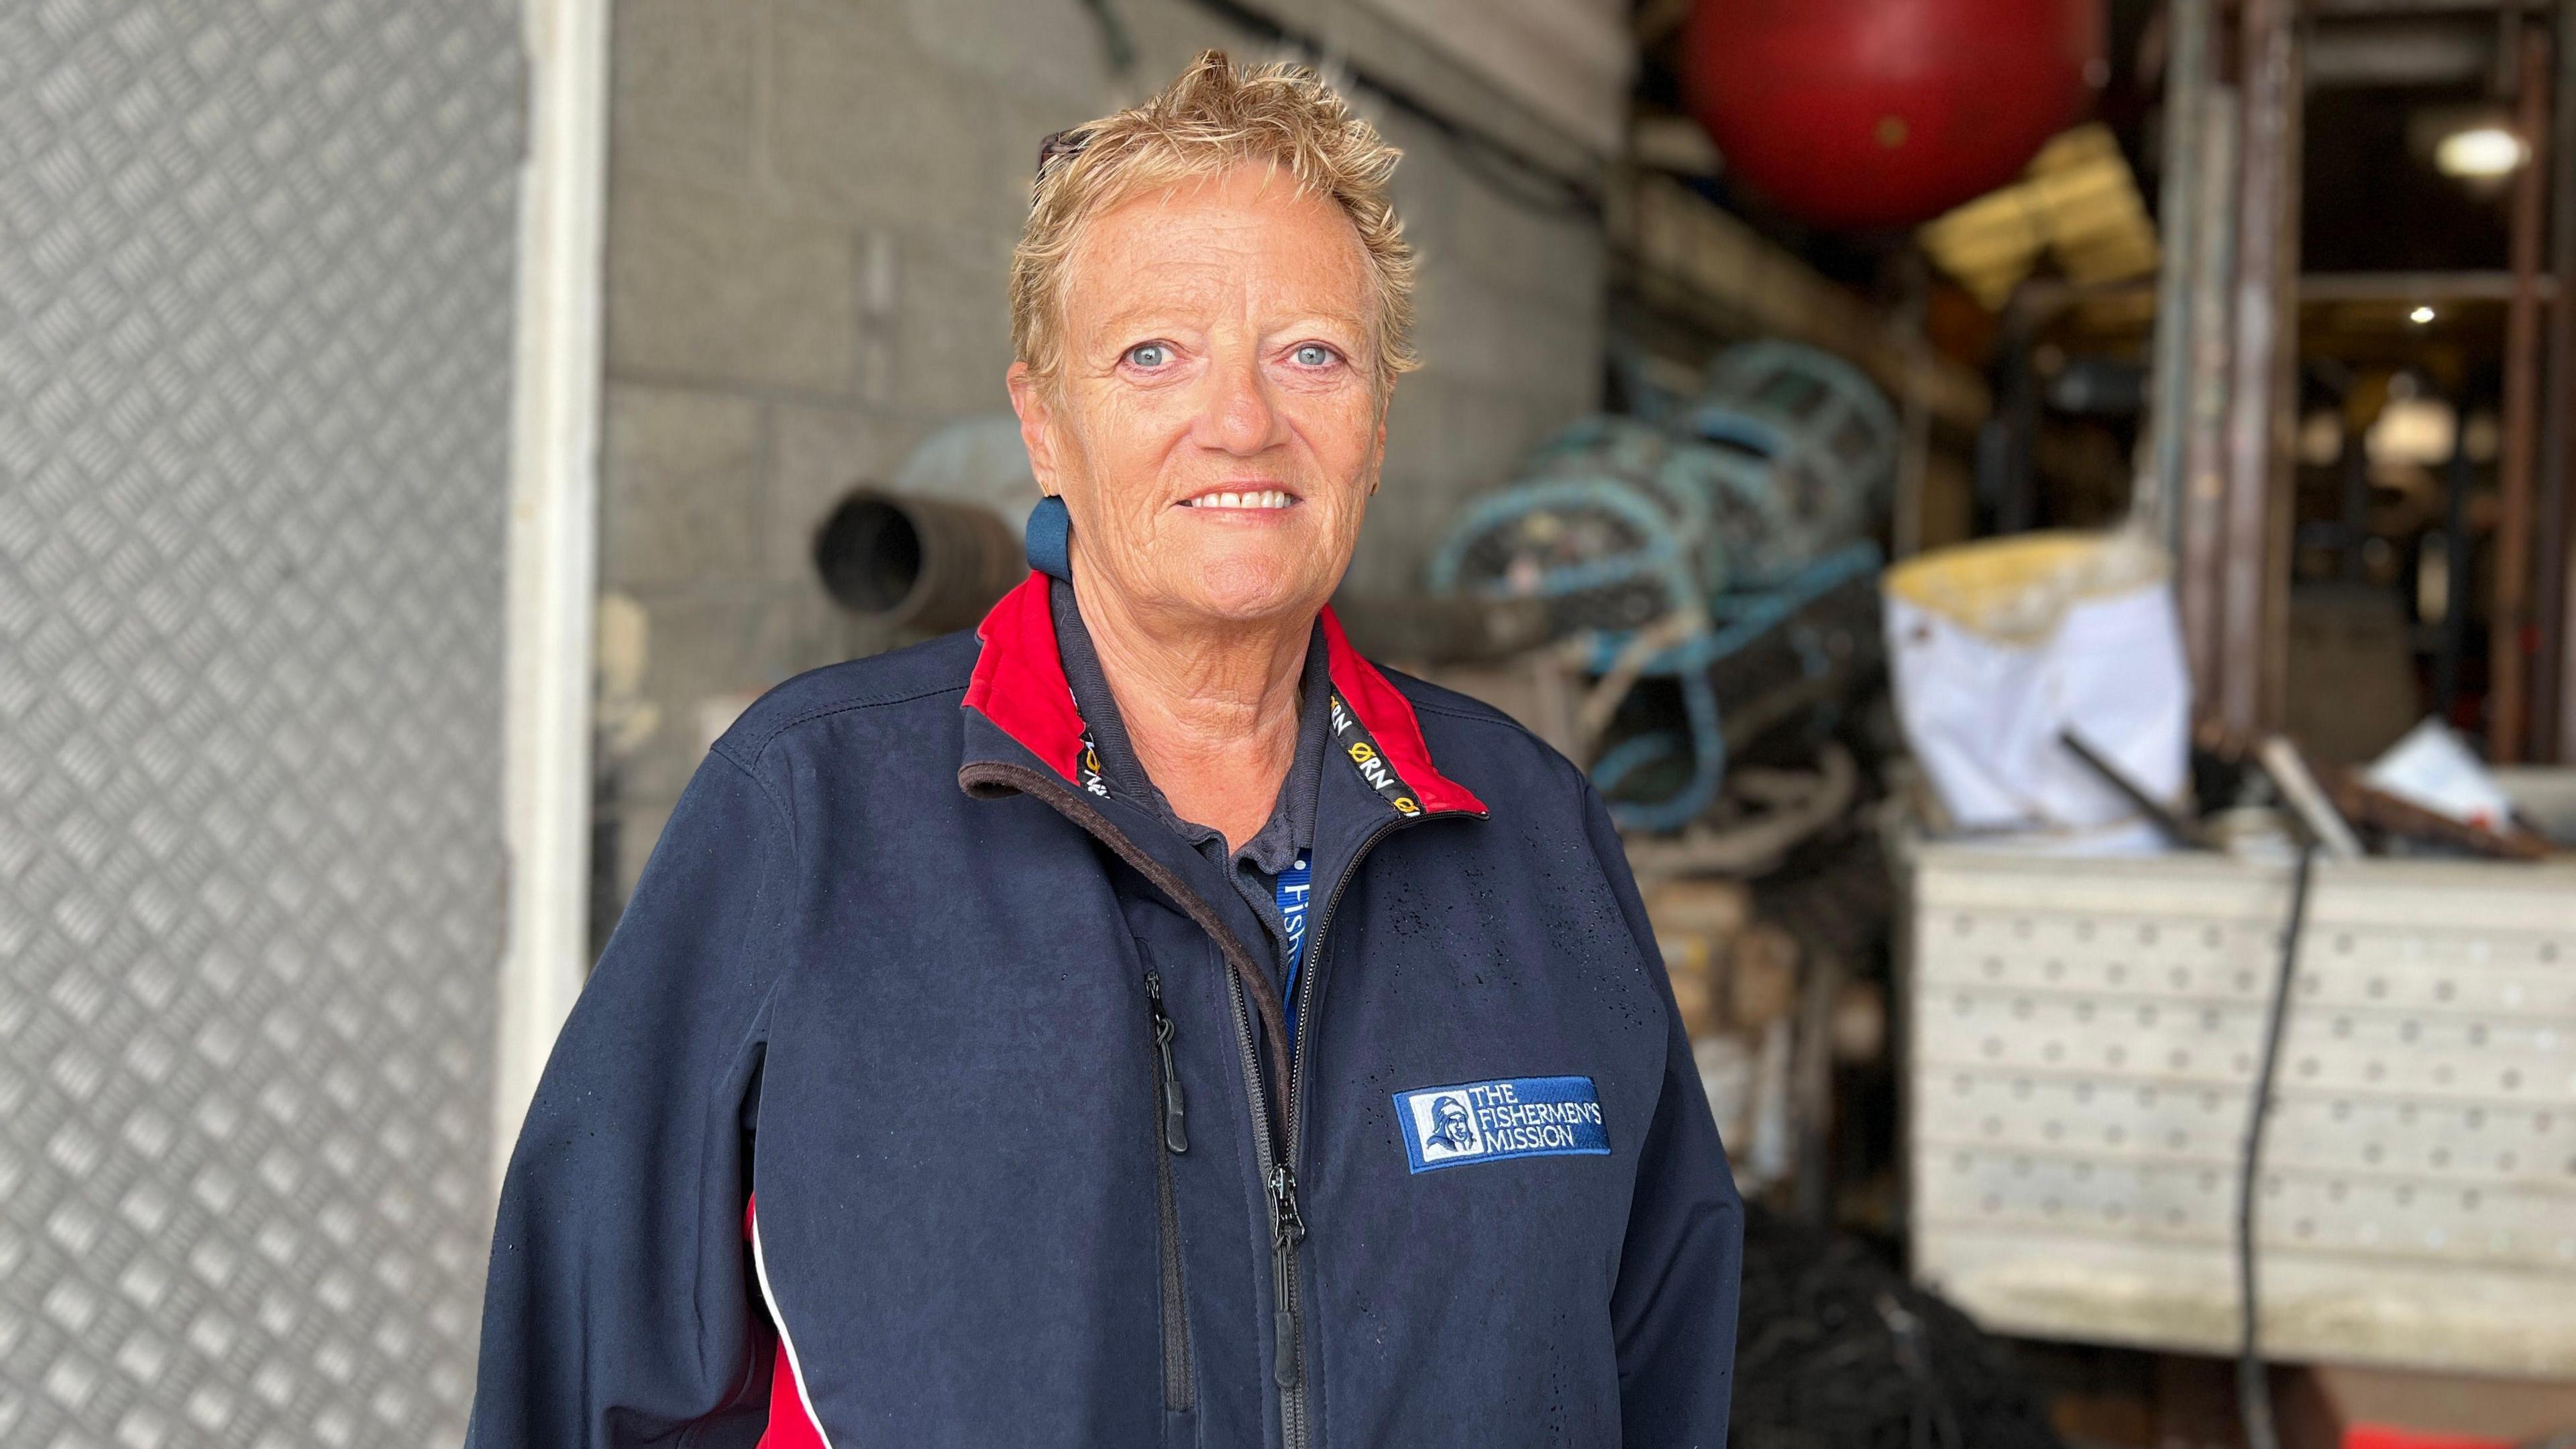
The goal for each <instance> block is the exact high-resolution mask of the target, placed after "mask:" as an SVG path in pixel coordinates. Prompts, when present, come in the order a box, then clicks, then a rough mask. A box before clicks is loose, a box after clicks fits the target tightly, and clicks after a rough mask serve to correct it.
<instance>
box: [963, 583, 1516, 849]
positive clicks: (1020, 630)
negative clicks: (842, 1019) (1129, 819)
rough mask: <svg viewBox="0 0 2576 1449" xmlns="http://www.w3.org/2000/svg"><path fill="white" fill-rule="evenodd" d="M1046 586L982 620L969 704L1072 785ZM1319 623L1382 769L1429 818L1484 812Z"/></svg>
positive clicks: (1077, 730) (1334, 670) (1070, 729)
mask: <svg viewBox="0 0 2576 1449" xmlns="http://www.w3.org/2000/svg"><path fill="white" fill-rule="evenodd" d="M1048 586H1049V581H1048V578H1047V576H1046V575H1045V574H1042V573H1036V572H1032V573H1031V574H1030V575H1029V576H1028V579H1027V581H1026V582H1024V583H1022V584H1021V585H1020V586H1019V587H1017V588H1015V589H1013V590H1011V592H1009V593H1008V594H1005V595H1003V596H1002V601H1001V602H1000V603H998V604H995V605H994V606H993V611H992V612H991V613H989V614H986V615H985V616H984V622H983V623H982V624H981V625H979V626H977V628H976V630H975V637H976V638H978V639H980V640H982V641H983V645H984V651H983V653H982V654H980V655H978V656H977V657H976V660H975V674H974V678H973V679H972V680H971V681H970V682H969V683H968V684H967V686H966V700H965V704H966V708H968V709H971V710H975V711H977V712H979V713H981V714H982V715H983V716H984V717H985V718H986V719H989V720H991V721H992V722H993V723H994V724H995V725H996V726H998V727H999V728H1000V729H1001V731H1002V732H1003V733H1004V734H1007V735H1009V736H1010V737H1011V738H1013V739H1015V740H1017V741H1019V742H1020V743H1021V744H1022V745H1025V746H1026V747H1027V748H1028V751H1029V753H1031V754H1033V755H1036V756H1037V757H1038V758H1039V759H1041V760H1043V761H1045V762H1046V764H1047V766H1048V767H1049V768H1050V769H1052V770H1054V771H1055V772H1056V773H1057V774H1059V775H1062V776H1064V777H1065V779H1066V780H1068V781H1070V780H1073V779H1075V778H1077V776H1076V773H1075V772H1076V769H1077V767H1078V766H1079V764H1080V762H1081V757H1082V712H1081V711H1080V710H1078V709H1076V708H1075V707H1074V703H1073V686H1072V685H1070V684H1068V683H1066V682H1065V677H1064V656H1063V655H1062V654H1060V653H1058V652H1057V650H1056V642H1055V614H1054V611H1053V609H1052V607H1051V606H1050V604H1049V601H1048V597H1047V591H1048ZM1323 624H1324V658H1325V667H1326V668H1327V669H1328V670H1329V671H1330V672H1331V674H1332V676H1333V687H1334V688H1335V689H1337V690H1339V691H1341V695H1342V698H1343V699H1344V700H1345V701H1346V702H1348V703H1349V705H1350V707H1351V713H1353V714H1355V715H1357V716H1358V717H1359V721H1360V723H1361V725H1363V726H1365V727H1366V728H1367V730H1368V732H1369V734H1370V735H1371V736H1373V737H1374V738H1375V739H1376V740H1377V744H1378V748H1379V749H1380V750H1382V751H1384V752H1385V755H1386V761H1387V763H1388V764H1389V765H1392V766H1393V767H1394V768H1395V772H1396V774H1398V775H1400V776H1402V777H1403V778H1404V781H1405V783H1407V784H1409V785H1411V786H1412V787H1413V793H1414V795H1415V797H1416V798H1418V799H1419V800H1421V802H1422V808H1423V809H1424V810H1425V811H1428V812H1430V813H1432V814H1441V813H1446V812H1452V811H1463V812H1466V813H1470V814H1476V815H1482V814H1484V813H1485V802H1483V801H1482V800H1479V799H1477V798H1476V796H1475V795H1474V793H1473V792H1471V791H1469V790H1468V789H1467V787H1466V786H1464V785H1461V784H1459V783H1458V782H1456V781H1455V780H1452V779H1450V778H1449V777H1447V776H1446V775H1443V774H1441V773H1440V772H1439V771H1438V770H1437V769H1435V768H1433V767H1432V764H1431V748H1430V746H1429V745H1427V744H1426V743H1424V741H1423V738H1422V723H1421V721H1420V720H1418V719H1416V718H1415V717H1414V713H1413V702H1412V701H1411V700H1409V699H1406V698H1405V697H1404V695H1403V693H1402V692H1401V691H1399V690H1398V689H1397V688H1396V687H1395V686H1394V685H1392V684H1390V683H1388V682H1387V678H1386V676H1385V675H1383V674H1381V673H1379V672H1378V670H1377V666H1375V665H1373V664H1371V663H1369V662H1368V661H1367V660H1365V659H1362V658H1361V657H1360V656H1359V651H1357V650H1355V649H1353V648H1352V647H1351V641H1350V639H1349V638H1348V637H1347V636H1346V635H1344V634H1343V633H1342V622H1341V620H1339V619H1336V618H1334V617H1333V611H1332V610H1331V609H1329V608H1327V609H1326V610H1324V617H1323Z"/></svg>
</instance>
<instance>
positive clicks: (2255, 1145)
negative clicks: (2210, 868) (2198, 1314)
mask: <svg viewBox="0 0 2576 1449" xmlns="http://www.w3.org/2000/svg"><path fill="white" fill-rule="evenodd" d="M2316 855H2317V848H2316V845H2315V843H2314V842H2306V843H2303V844H2301V845H2300V847H2299V865H2298V871H2297V873H2296V874H2295V875H2294V876H2292V877H2291V881H2290V924H2289V927H2288V929H2286V930H2284V931H2283V932H2282V933H2281V969H2280V970H2279V972H2278V973H2276V974H2275V975H2274V976H2273V978H2272V1001H2271V1005H2270V1007H2269V1008H2268V1009H2267V1010H2266V1012H2265V1014H2264V1018H2265V1019H2264V1023H2263V1061H2262V1064H2261V1065H2260V1066H2259V1067H2257V1068H2256V1069H2255V1072H2254V1100H2253V1101H2252V1102H2251V1103H2250V1104H2249V1105H2248V1107H2247V1114H2246V1122H2245V1153H2244V1160H2243V1162H2242V1163H2241V1164H2240V1167H2241V1170H2240V1171H2239V1172H2238V1174H2237V1179H2236V1311H2237V1317H2238V1323H2237V1340H2236V1408H2237V1412H2238V1414H2239V1415H2240V1416H2241V1417H2242V1418H2243V1419H2244V1421H2245V1443H2246V1445H2247V1449H2280V1444H2281V1440H2280V1434H2279V1432H2278V1431H2277V1430H2276V1429H2275V1428H2274V1426H2273V1423H2272V1385H2271V1381H2270V1380H2269V1379H2267V1378H2266V1377H2265V1376H2264V1370H2263V1351H2262V1330H2261V1323H2262V1314H2261V1305H2260V1303H2259V1301H2258V1300H2257V1298H2256V1296H2255V1285H2254V1192H2255V1186H2256V1179H2257V1178H2258V1177H2259V1176H2260V1174H2261V1172H2262V1169H2263V1127H2264V1124H2265V1123H2266V1122H2267V1121H2269V1120H2270V1118H2271V1115H2272V1074H2273V1071H2274V1069H2275V1068H2276V1067H2277V1066H2278V1065H2279V1064H2280V1058H2281V1033H2282V1028H2283V1027H2284V1026H2286V1025H2287V1024H2288V1022H2289V1018H2290V980H2291V977H2292V975H2293V973H2294V972H2295V971H2296V970H2297V966H2298V960H2299V931H2300V928H2301V927H2302V926H2304V925H2305V924H2306V922H2307V914H2308V872H2309V869H2310V867H2311V866H2312V865H2313V863H2314V862H2315V860H2316Z"/></svg>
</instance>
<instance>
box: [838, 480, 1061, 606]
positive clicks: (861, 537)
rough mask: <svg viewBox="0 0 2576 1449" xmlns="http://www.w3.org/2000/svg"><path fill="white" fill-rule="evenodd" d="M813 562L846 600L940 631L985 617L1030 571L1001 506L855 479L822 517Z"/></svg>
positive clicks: (1017, 539) (844, 601) (851, 604)
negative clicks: (863, 484)
mask: <svg viewBox="0 0 2576 1449" xmlns="http://www.w3.org/2000/svg"><path fill="white" fill-rule="evenodd" d="M814 567H815V569H816V571H817V572H819V573H820V574H822V576H823V587H824V589H825V590H826V591H828V592H829V593H830V594H831V595H832V597H833V598H834V599H836V600H838V601H840V603H841V604H842V606H843V607H845V608H848V609H850V610H851V611H853V612H855V613H859V614H863V615H866V616H868V617H870V618H872V619H875V620H877V621H878V622H880V623H883V624H887V625H893V626H900V627H908V628H914V629H922V630H927V631H929V632H931V633H934V634H939V633H946V632H947V631H949V630H951V629H963V628H965V627H966V626H967V625H969V624H972V623H974V622H975V621H977V620H978V619H981V618H982V617H983V616H984V612H985V611H986V610H987V609H990V608H991V607H992V606H993V604H994V601H996V600H998V599H1000V598H1001V597H1002V595H1004V594H1005V593H1008V592H1009V591H1010V588H1011V586H1012V585H1013V584H1016V583H1018V582H1019V581H1020V580H1021V579H1022V578H1025V577H1027V575H1028V563H1027V560H1026V557H1025V554H1024V553H1023V550H1022V547H1021V543H1020V538H1019V534H1018V533H1017V531H1015V530H1014V529H1013V528H1012V527H1011V525H1010V524H1009V523H1007V522H1005V521H1004V520H1003V518H1002V516H1001V515H1000V514H997V513H995V512H993V511H992V510H990V509H987V508H980V507H976V506H974V505H971V504H962V503H947V502H943V501H941V500H938V499H935V498H921V497H916V496H913V495H910V494H904V493H888V492H883V491H880V490H878V489H874V488H857V489H853V490H852V491H851V492H850V495H849V496H848V497H846V498H844V499H842V500H841V503H840V506H838V507H836V508H834V509H833V510H832V513H831V516H830V517H828V518H826V519H825V520H824V521H823V526H822V528H821V529H820V530H818V531H817V532H816V533H815V535H814Z"/></svg>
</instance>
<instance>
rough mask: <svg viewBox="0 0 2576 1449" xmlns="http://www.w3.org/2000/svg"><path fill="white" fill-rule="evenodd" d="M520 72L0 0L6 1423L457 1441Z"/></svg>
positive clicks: (483, 47) (325, 18)
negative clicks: (5, 2) (2, 0)
mask: <svg viewBox="0 0 2576 1449" xmlns="http://www.w3.org/2000/svg"><path fill="white" fill-rule="evenodd" d="M518 57H519V50H518V20H517V17H516V14H515V11H514V8H513V7H511V6H508V5H506V4H502V3H499V0H459V3H450V4H426V5H425V4H411V3H403V0H266V3H259V4H253V3H249V0H240V3H231V0H227V3H221V4H189V5H183V4H145V3H131V0H30V3H19V4H8V5H0V1442H5V1443H7V1444H10V1445H12V1446H19V1445H23V1446H28V1449H52V1446H70V1445H108V1444H114V1445H121V1446H132V1449H155V1446H164V1445H167V1446H182V1445H185V1446H200V1445H206V1446H232V1445H242V1446H272V1445H274V1446H285V1445H305V1444H312V1445H333V1446H338V1445H369V1446H374V1445H405V1444H418V1445H430V1444H453V1443H454V1442H455V1440H456V1438H457V1436H458V1434H459V1432H460V1430H461V1425H462V1420H463V1410H464V1404H465V1398H466V1395H467V1393H468V1391H469V1388H470V1382H471V1372H472V1358H471V1350H472V1343H473V1337H474V1327H475V1324H474V1314H475V1305H476V1294H477V1291H478V1286H479V1281H480V1276H481V1267H482V1257H483V1250H484V1242H485V1236H484V1235H485V1232H486V1228H485V1222H486V1214H487V1211H488V1209H487V1208H486V1205H485V1203H484V1201H483V1197H484V1193H485V1190H486V1189H485V1183H486V1181H487V1177H488V1163H489V1157H490V1148H491V1143H490V1126H489V1100H490V1084H489V1076H490V1061H491V1043H492V1036H493V1031H492V995H493V981H494V962H495V960H496V958H497V955H498V950H499V938H500V929H501V888H502V875H501V855H500V844H499V826H500V820H499V756H500V728H499V714H500V711H499V691H500V679H501V637H502V635H501V630H502V564H503V539H504V523H505V511H506V494H505V488H506V475H505V462H506V459H505V448H506V439H507V435H508V420H509V371H510V343H511V329H510V306H511V286H512V274H513V267H512V246H513V241H514V205H515V191H514V183H515V167H516V164H517V153H518V132H519V121H518V104H519V98H518V83H519V59H518Z"/></svg>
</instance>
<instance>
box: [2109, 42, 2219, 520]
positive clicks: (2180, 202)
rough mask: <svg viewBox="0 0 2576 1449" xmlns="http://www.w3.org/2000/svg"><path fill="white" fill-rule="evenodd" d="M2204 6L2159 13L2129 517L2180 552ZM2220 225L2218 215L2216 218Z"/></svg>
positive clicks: (2204, 71)
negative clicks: (2141, 381)
mask: <svg viewBox="0 0 2576 1449" xmlns="http://www.w3.org/2000/svg"><path fill="white" fill-rule="evenodd" d="M2211 8H2212V0H2169V3H2168V4H2167V5H2166V7H2165V17H2166V20H2167V24H2168V28H2167V32H2166V33H2167V37H2168V44H2167V47H2166V56H2165V99H2164V154H2163V158H2162V160H2163V167H2164V178H2163V180H2162V182H2161V184H2160V187H2159V190H2158V195H2157V206H2156V250H2157V253H2158V255H2157V264H2158V271H2157V276H2156V337H2155V388H2154V390H2153V392H2152V393H2151V394H2150V395H2149V397H2148V400H2147V408H2148V411H2147V431H2148V437H2149V439H2150V440H2151V446H2150V448H2149V451H2148V462H2147V469H2146V471H2145V472H2144V473H2142V474H2140V475H2139V477H2138V488H2137V497H2136V499H2135V500H2134V501H2133V502H2132V504H2131V505H2130V512H2131V514H2132V515H2133V516H2134V517H2135V518H2136V520H2137V521H2138V522H2139V523H2140V524H2142V525H2144V526H2145V527H2146V528H2147V530H2148V531H2149V532H2150V533H2151V534H2152V535H2153V536H2154V537H2156V538H2157V539H2159V540H2161V541H2162V542H2163V543H2164V545H2165V547H2166V548H2168V549H2171V550H2173V551H2174V552H2176V553H2177V554H2178V553H2180V551H2181V549H2182V512H2183V502H2182V500H2183V492H2184V486H2185V485H2184V473H2183V453H2184V438H2185V435H2186V433H2187V431H2188V423H2189V419H2190V415H2191V364H2192V323H2193V322H2194V321H2195V320H2196V319H2195V318H2194V316H2193V309H2192V305H2191V289H2192V264H2193V262H2195V261H2196V260H2198V259H2199V256H2200V248H2199V247H2198V245H2196V238H2197V237H2198V236H2199V233H2200V230H2201V228H2202V227H2203V226H2204V225H2206V224H2208V223H2207V222H2205V221H2204V220H2203V216H2204V213H2202V212H2201V211H2200V209H2199V204H2200V199H2201V197H2200V164H2201V151H2202V149H2203V148H2202V146H2201V143H2200V130H2201V127H2202V125H2203V124H2204V123H2205V122H2206V121H2207V119H2208V116H2207V112H2208V106H2207V97H2208V94H2209V12H2210V10H2211ZM2218 215H2219V217H2221V218H2224V216H2225V215H2226V213H2225V212H2224V211H2223V210H2222V211H2221V212H2219V213H2218Z"/></svg>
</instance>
